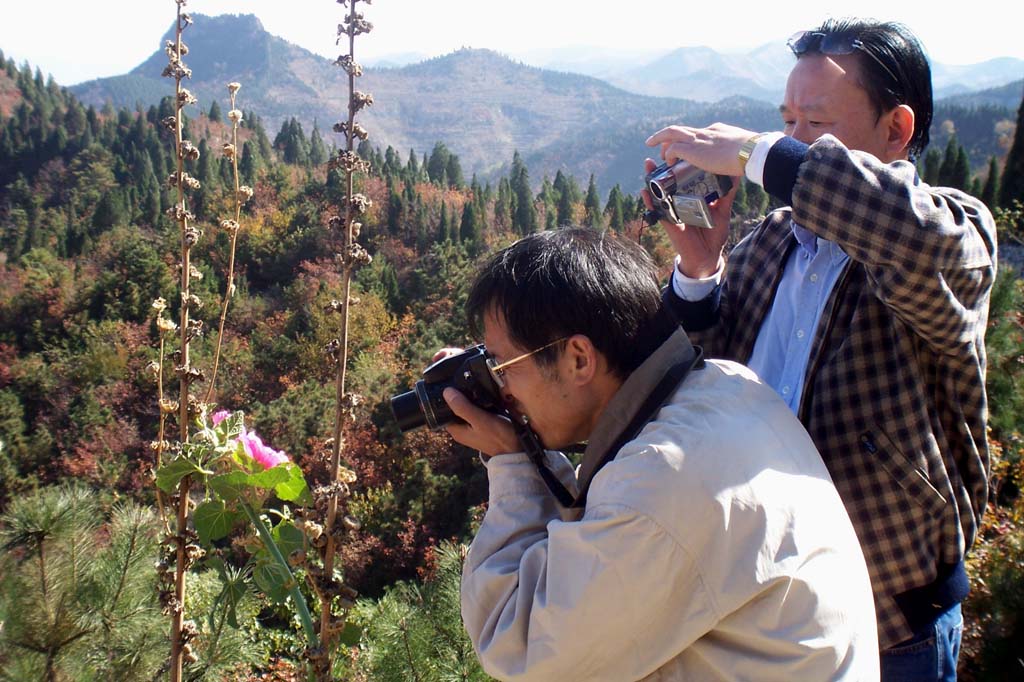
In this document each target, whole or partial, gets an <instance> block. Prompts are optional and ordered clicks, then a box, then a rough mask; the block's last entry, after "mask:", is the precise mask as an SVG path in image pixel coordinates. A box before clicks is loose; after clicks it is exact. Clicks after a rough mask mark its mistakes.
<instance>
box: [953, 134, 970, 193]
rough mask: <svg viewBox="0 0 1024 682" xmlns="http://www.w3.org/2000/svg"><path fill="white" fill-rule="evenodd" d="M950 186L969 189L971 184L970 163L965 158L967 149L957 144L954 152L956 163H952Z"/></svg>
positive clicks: (964, 189)
mask: <svg viewBox="0 0 1024 682" xmlns="http://www.w3.org/2000/svg"><path fill="white" fill-rule="evenodd" d="M950 186H951V187H955V188H956V189H959V190H963V191H965V192H967V191H970V186H971V163H970V161H969V160H968V159H967V150H966V149H964V147H963V145H958V147H957V152H956V163H955V164H953V177H952V184H951V185H950Z"/></svg>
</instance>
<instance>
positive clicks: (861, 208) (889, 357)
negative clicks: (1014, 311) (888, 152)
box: [669, 136, 996, 649]
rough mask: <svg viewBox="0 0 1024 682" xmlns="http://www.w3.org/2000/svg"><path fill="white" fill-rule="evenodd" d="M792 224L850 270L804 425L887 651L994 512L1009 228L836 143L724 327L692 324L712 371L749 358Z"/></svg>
mask: <svg viewBox="0 0 1024 682" xmlns="http://www.w3.org/2000/svg"><path fill="white" fill-rule="evenodd" d="M791 218H792V219H793V220H795V221H796V222H797V223H799V224H800V225H802V226H804V227H806V228H807V229H808V230H810V231H811V232H813V233H814V234H816V235H817V236H819V237H822V238H824V239H828V240H830V241H833V242H836V243H837V244H839V245H840V246H842V248H843V250H844V251H845V252H846V253H847V254H848V255H849V256H850V260H849V262H848V264H847V266H846V269H845V270H844V272H843V274H842V275H841V276H840V279H839V281H838V282H837V284H836V286H835V288H834V289H833V291H832V294H831V296H830V298H829V300H828V302H827V304H826V307H825V310H824V313H823V315H822V318H821V322H820V324H819V327H818V329H817V331H816V335H815V340H814V345H813V347H812V352H811V357H810V359H809V362H808V366H807V376H806V383H805V385H804V391H803V396H802V399H801V404H800V408H799V417H800V420H801V421H802V422H803V424H804V426H805V427H806V428H807V430H808V432H809V433H810V434H811V437H812V438H813V440H814V442H815V444H816V445H817V446H818V449H819V451H820V452H821V454H822V457H823V458H824V460H825V463H826V465H827V466H828V469H829V471H830V472H831V474H832V478H833V480H834V481H835V484H836V487H837V488H838V490H839V493H840V495H841V496H842V498H843V501H844V502H845V504H846V508H847V511H848V512H849V514H850V518H851V519H852V521H853V525H854V528H856V530H857V534H858V536H859V538H860V541H861V544H862V546H863V549H864V554H865V557H866V559H867V564H868V570H869V573H870V575H871V582H872V587H873V589H874V595H875V609H876V611H877V615H878V625H879V631H878V635H879V644H880V645H881V647H882V648H883V649H884V648H887V647H889V646H892V645H894V644H897V643H899V642H901V641H903V640H905V639H908V638H909V637H910V636H911V635H912V630H911V628H910V626H909V624H908V623H907V620H906V618H905V617H904V615H903V612H902V611H901V610H900V608H899V607H898V606H897V603H896V601H895V600H894V596H896V595H899V594H901V593H903V592H906V591H907V590H910V589H912V588H916V587H920V586H923V585H928V584H930V583H932V582H933V581H935V579H936V575H937V568H938V566H939V565H940V564H956V563H958V562H959V561H961V560H962V559H963V557H964V554H965V552H966V550H967V548H969V547H970V546H971V543H972V542H973V540H974V537H975V534H976V532H977V529H978V525H979V523H980V521H981V516H982V513H983V511H984V508H985V503H986V497H987V494H988V464H989V455H988V447H987V444H986V439H985V423H986V418H987V406H986V398H985V345H984V333H985V326H986V321H987V317H988V302H989V292H990V290H991V287H992V283H993V280H994V277H995V269H996V237H995V225H994V223H993V220H992V217H991V215H990V213H989V211H988V210H987V209H986V208H985V206H984V205H983V204H982V203H981V202H980V201H978V200H977V199H974V198H972V197H970V196H968V195H966V194H964V193H962V192H959V191H957V190H953V189H948V188H935V187H928V186H927V185H923V184H921V183H920V182H919V181H918V180H917V178H916V173H915V169H914V166H913V165H912V164H910V163H907V162H897V163H894V164H888V165H886V164H882V163H880V162H879V161H878V160H877V159H875V158H874V157H871V156H869V155H866V154H862V153H859V152H851V151H848V150H847V149H846V148H845V147H843V146H842V145H841V144H840V143H839V142H838V141H837V140H836V139H835V138H833V137H830V136H826V137H824V138H822V139H821V140H819V141H818V142H816V143H814V144H813V145H811V147H810V148H809V150H808V153H807V155H806V157H805V158H804V161H803V162H802V163H801V164H800V167H799V171H798V175H797V182H796V185H795V186H794V188H793V196H792V208H786V209H781V210H778V211H775V212H773V213H772V214H770V215H769V216H767V217H766V219H765V220H764V222H763V223H761V225H759V226H758V227H757V228H755V229H754V231H753V232H752V233H751V234H750V235H748V236H747V237H746V238H745V239H744V240H743V241H742V242H740V244H738V245H737V246H736V247H735V249H734V250H733V251H732V252H731V254H730V255H729V260H728V267H727V271H726V274H725V280H724V282H723V286H722V290H721V299H720V304H719V307H718V311H717V318H716V319H714V322H713V325H712V326H711V327H708V328H706V329H703V330H700V329H691V328H689V327H688V326H687V321H686V320H685V319H683V320H682V323H683V327H684V328H685V329H686V330H687V332H688V333H689V335H690V338H691V339H692V340H693V342H694V343H696V344H700V345H702V346H704V349H705V352H706V353H707V355H708V356H709V357H721V358H728V359H732V360H737V361H740V362H746V361H747V360H748V359H749V358H750V355H751V352H752V350H753V348H754V342H755V341H756V339H757V335H758V332H759V330H760V328H761V324H762V322H763V321H764V319H765V316H766V314H767V313H768V311H769V309H770V307H771V305H772V301H773V298H774V295H775V290H776V288H777V286H778V283H779V279H780V277H781V275H782V272H783V267H784V265H785V263H786V259H787V256H788V254H789V250H790V249H791V248H793V246H794V244H795V241H796V240H795V238H794V236H793V234H792V230H791V222H790V219H791ZM669 289H671V287H669Z"/></svg>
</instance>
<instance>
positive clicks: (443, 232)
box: [437, 201, 452, 244]
mask: <svg viewBox="0 0 1024 682" xmlns="http://www.w3.org/2000/svg"><path fill="white" fill-rule="evenodd" d="M451 238H452V235H451V232H450V231H449V229H448V205H447V204H445V203H444V202H443V201H442V202H441V216H440V218H438V220H437V242H438V243H439V244H442V243H444V242H446V241H450V240H451Z"/></svg>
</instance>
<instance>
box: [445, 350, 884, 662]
mask: <svg viewBox="0 0 1024 682" xmlns="http://www.w3.org/2000/svg"><path fill="white" fill-rule="evenodd" d="M689 353H692V349H691V347H690V345H689V341H687V339H686V336H685V334H683V333H682V332H681V331H680V332H677V333H676V334H675V335H673V337H672V338H670V339H669V340H668V341H667V342H666V343H665V344H664V345H663V346H662V347H661V348H660V349H659V350H658V351H657V352H656V353H655V354H654V355H653V356H652V357H651V358H650V359H649V360H648V361H647V362H646V363H645V364H644V365H643V366H642V367H640V368H639V369H638V370H637V371H636V372H634V373H633V374H632V375H631V376H630V377H629V379H627V381H626V383H625V384H624V385H623V387H622V388H621V389H620V391H619V392H618V393H617V394H616V396H615V397H614V398H613V400H612V402H611V403H610V404H609V405H608V408H607V409H606V412H605V414H604V415H602V418H601V422H600V424H599V426H598V428H597V430H596V431H595V433H593V434H592V435H591V440H590V447H589V448H588V452H587V453H586V455H585V457H584V463H583V465H582V467H581V469H582V470H583V471H586V470H587V468H588V464H589V461H588V460H589V458H591V457H592V456H593V452H591V450H593V451H594V452H600V449H601V446H602V444H604V443H609V442H611V441H613V440H614V438H615V437H616V436H617V435H618V432H619V430H621V429H622V425H623V424H625V423H626V422H628V421H629V419H630V418H631V416H632V412H633V411H635V410H636V409H637V407H636V405H638V404H639V403H640V402H641V401H642V399H643V397H644V396H645V395H646V394H647V393H649V391H650V390H651V387H652V386H653V385H654V384H655V383H656V382H657V380H658V379H659V378H660V377H661V376H662V375H663V374H664V371H665V369H666V368H667V367H668V366H669V365H671V364H672V363H673V362H674V361H676V360H678V359H679V358H680V357H686V355H687V354H689ZM549 465H550V466H552V467H553V468H554V469H555V471H556V473H557V474H558V475H559V476H560V478H562V480H563V481H566V482H567V483H570V484H571V485H573V486H574V485H575V474H574V472H573V471H572V469H571V466H570V465H569V463H568V461H567V460H566V459H565V458H564V457H563V456H561V455H560V454H557V453H549ZM487 471H488V476H489V479H490V504H489V508H488V511H487V514H486V516H485V518H484V520H483V523H482V525H481V528H480V531H479V533H478V534H477V536H476V538H475V539H474V541H473V544H472V547H471V549H470V553H469V556H468V558H467V560H466V564H465V566H464V570H463V580H462V615H463V619H464V622H465V625H466V628H467V630H468V632H469V635H470V638H471V639H472V641H473V645H474V647H475V648H476V651H477V653H478V655H479V657H480V660H481V662H482V664H483V667H484V669H485V670H486V671H487V672H488V673H489V674H491V675H493V676H494V677H497V678H499V679H501V680H537V681H546V682H547V681H555V682H570V681H571V680H587V681H593V680H609V681H615V682H628V681H631V680H701V681H713V680H764V681H767V680H786V681H787V682H789V681H793V680H799V681H800V682H811V681H813V680H877V679H878V674H879V673H878V654H877V651H878V642H877V635H876V629H875V614H874V607H873V603H872V597H871V588H870V585H869V583H868V575H867V569H866V568H865V564H864V557H863V555H862V554H861V550H860V547H859V544H858V542H857V538H856V536H855V535H854V532H853V528H852V526H851V524H850V520H849V518H848V517H847V515H846V512H845V510H844V508H843V505H842V502H841V501H840V499H839V496H838V494H837V493H836V490H835V487H834V486H833V484H832V481H831V479H830V478H829V475H828V472H827V470H826V469H825V466H824V464H823V463H822V461H821V458H820V457H819V455H818V453H817V451H816V450H815V449H814V446H813V445H812V444H811V441H810V439H809V437H808V436H807V434H806V433H805V432H804V430H803V428H802V427H801V426H800V424H799V422H797V420H796V418H795V417H794V416H793V414H792V413H791V412H790V411H789V410H788V409H787V408H786V406H785V404H784V403H783V402H782V401H781V400H780V399H779V398H778V397H777V396H776V395H775V393H774V392H773V391H772V390H771V389H769V388H767V387H766V386H763V385H762V384H760V383H759V382H758V381H757V379H756V377H755V376H754V375H753V374H752V373H751V372H750V371H749V370H747V369H746V368H744V367H743V366H741V365H737V364H734V363H730V362H724V361H715V362H708V363H707V364H706V366H705V368H704V369H701V370H695V371H693V372H692V373H691V374H690V376H689V377H688V378H687V379H686V380H685V381H684V382H683V384H682V386H681V387H680V388H679V389H678V390H677V391H676V393H675V394H674V396H673V397H672V398H671V399H670V401H669V402H668V404H667V405H666V406H664V407H663V408H662V409H661V410H660V411H659V413H658V414H657V416H656V417H655V419H654V420H653V421H652V422H651V423H649V424H648V425H647V426H646V427H645V428H644V430H643V431H642V432H641V433H640V434H639V436H638V437H637V438H636V439H634V440H633V441H631V442H629V443H628V444H627V445H626V446H625V447H623V448H622V449H621V450H620V451H619V454H618V455H617V457H616V458H615V460H613V461H612V462H610V463H609V464H608V465H607V466H605V467H604V468H603V469H601V470H600V471H599V472H598V473H597V474H596V476H594V478H593V482H592V484H591V487H590V492H589V497H588V502H587V508H586V511H585V513H583V514H582V515H581V516H579V518H573V515H572V513H571V512H569V511H567V510H564V509H562V508H560V507H559V505H558V504H557V502H555V500H554V498H553V497H552V496H551V494H550V493H549V492H548V490H547V488H546V487H545V486H544V484H543V482H542V480H541V479H540V477H539V476H538V474H537V473H536V471H535V469H534V468H533V465H532V464H531V463H530V461H529V460H528V459H527V458H526V456H525V455H522V454H513V455H500V456H497V457H493V458H491V459H490V461H489V462H488V463H487Z"/></svg>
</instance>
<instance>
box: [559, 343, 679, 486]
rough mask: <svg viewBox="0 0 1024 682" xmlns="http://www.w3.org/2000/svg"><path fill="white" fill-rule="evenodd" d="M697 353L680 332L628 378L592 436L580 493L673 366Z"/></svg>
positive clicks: (609, 403)
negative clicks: (604, 456)
mask: <svg viewBox="0 0 1024 682" xmlns="http://www.w3.org/2000/svg"><path fill="white" fill-rule="evenodd" d="M696 355H697V351H696V349H694V347H693V344H691V343H690V339H689V338H688V337H687V336H686V332H684V331H683V330H682V329H677V330H676V331H674V332H673V333H672V335H671V336H670V337H668V339H666V340H665V342H664V343H662V344H661V345H660V346H659V347H658V348H657V350H655V351H654V353H652V354H651V356H650V357H648V358H647V360H645V361H644V363H643V364H642V365H640V366H639V367H637V368H636V369H635V370H633V372H632V373H631V374H630V375H629V376H628V377H626V380H625V381H624V382H623V383H622V386H620V387H619V390H618V391H616V393H615V395H614V396H612V399H611V400H610V401H608V404H607V405H606V406H605V408H604V411H603V412H602V413H601V416H600V417H598V420H597V426H596V428H595V429H594V431H593V432H592V433H591V434H590V439H589V441H588V442H587V449H586V450H584V452H583V461H582V462H581V464H580V471H579V475H578V476H577V480H578V481H579V486H580V490H584V489H585V488H586V485H587V484H588V483H589V482H590V479H591V478H592V477H593V476H594V474H595V473H597V472H596V469H597V467H598V466H599V465H600V460H601V458H602V455H604V453H605V451H606V450H607V449H608V448H609V447H611V446H612V444H614V443H615V441H616V440H618V438H619V436H620V435H621V434H622V432H623V431H624V430H625V429H626V427H627V426H629V423H630V422H631V421H633V418H634V417H635V416H636V414H637V411H638V410H639V409H640V406H641V405H643V403H644V401H645V399H646V398H647V396H648V395H650V393H651V392H652V391H653V390H654V387H655V386H657V385H658V382H660V381H661V379H662V378H663V377H664V376H665V374H666V372H667V371H668V370H669V368H671V367H672V366H673V365H676V364H678V363H680V362H692V361H693V359H694V358H695V357H696Z"/></svg>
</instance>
